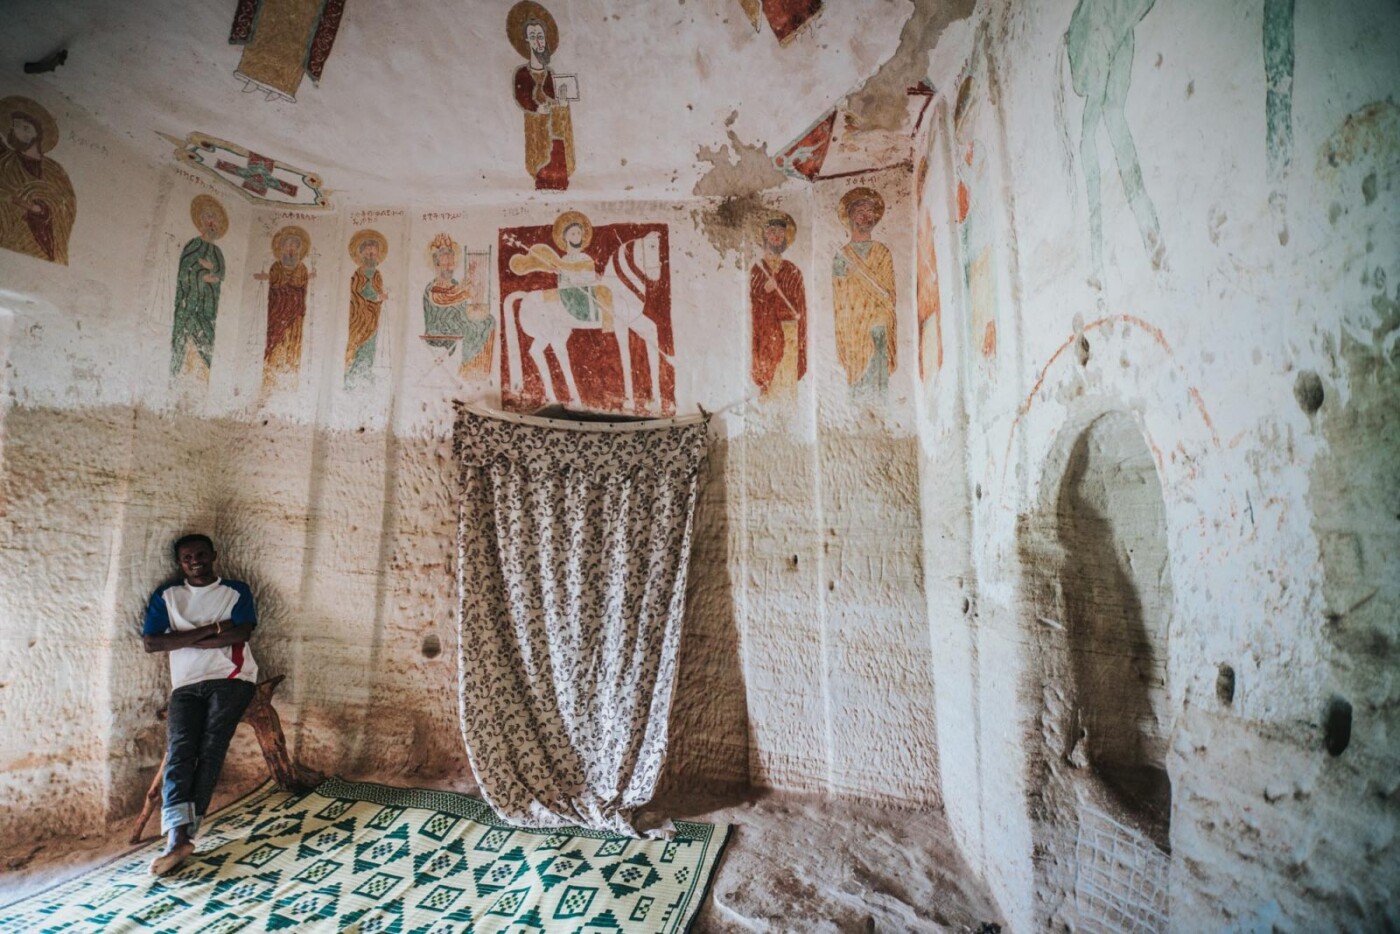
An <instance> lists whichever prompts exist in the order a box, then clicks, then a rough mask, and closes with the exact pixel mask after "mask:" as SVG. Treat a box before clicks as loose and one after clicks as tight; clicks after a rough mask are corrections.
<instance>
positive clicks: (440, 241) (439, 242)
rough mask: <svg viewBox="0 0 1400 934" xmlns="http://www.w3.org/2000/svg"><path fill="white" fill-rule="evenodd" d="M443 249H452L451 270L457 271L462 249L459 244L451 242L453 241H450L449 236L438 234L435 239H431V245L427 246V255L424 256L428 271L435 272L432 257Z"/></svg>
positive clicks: (435, 265) (435, 263)
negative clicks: (426, 260) (426, 259)
mask: <svg viewBox="0 0 1400 934" xmlns="http://www.w3.org/2000/svg"><path fill="white" fill-rule="evenodd" d="M444 247H451V249H452V269H453V270H454V271H455V270H456V269H457V267H458V266H459V265H460V264H461V262H462V247H461V244H459V243H458V242H457V241H456V240H453V239H452V238H451V237H450V236H448V235H447V234H445V233H440V234H438V235H437V236H436V237H434V238H433V242H432V243H429V244H428V251H427V253H425V254H424V255H425V256H427V258H428V268H429V269H432V270H434V271H436V270H437V262H436V261H435V260H434V257H435V256H436V255H437V252H438V250H441V249H443V248H444Z"/></svg>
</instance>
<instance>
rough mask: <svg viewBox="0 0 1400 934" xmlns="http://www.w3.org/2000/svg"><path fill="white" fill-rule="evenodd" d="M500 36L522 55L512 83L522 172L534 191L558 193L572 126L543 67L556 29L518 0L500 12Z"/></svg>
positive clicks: (570, 166) (565, 182) (569, 170)
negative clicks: (520, 124) (520, 128)
mask: <svg viewBox="0 0 1400 934" xmlns="http://www.w3.org/2000/svg"><path fill="white" fill-rule="evenodd" d="M506 35H507V37H508V38H509V39H510V44H511V45H512V46H513V47H514V48H515V51H517V52H519V53H520V55H521V57H522V58H524V59H526V63H525V64H524V65H521V66H520V67H519V68H517V69H516V70H515V77H514V81H513V85H514V93H515V102H516V104H518V105H519V106H520V109H521V110H522V111H524V116H525V170H526V171H527V172H529V173H530V175H531V176H533V177H534V179H535V188H536V189H539V190H550V191H563V190H565V189H567V188H568V187H569V176H571V175H573V174H574V125H573V120H572V117H571V116H570V114H569V104H568V101H566V100H563V99H562V98H560V97H559V96H558V93H557V89H556V86H555V80H554V77H555V76H554V72H553V70H552V69H551V68H550V67H549V61H550V59H551V58H552V57H553V55H554V50H555V49H557V48H558V47H559V27H558V26H557V25H556V24H555V22H554V17H553V16H551V15H550V13H549V11H548V10H546V9H545V8H544V7H543V6H541V5H540V4H538V3H535V2H534V0H521V2H520V3H517V4H516V5H515V6H513V7H511V10H510V13H509V14H508V15H507V16H506Z"/></svg>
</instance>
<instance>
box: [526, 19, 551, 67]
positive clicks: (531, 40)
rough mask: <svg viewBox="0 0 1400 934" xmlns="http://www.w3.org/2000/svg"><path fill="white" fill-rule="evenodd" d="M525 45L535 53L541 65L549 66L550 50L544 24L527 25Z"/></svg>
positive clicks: (532, 23)
mask: <svg viewBox="0 0 1400 934" xmlns="http://www.w3.org/2000/svg"><path fill="white" fill-rule="evenodd" d="M525 44H526V45H528V46H529V47H530V51H531V52H533V53H535V58H538V59H539V60H540V62H541V63H543V64H545V65H548V64H549V48H548V45H547V41H546V36H545V31H544V24H543V23H534V22H531V23H526V24H525Z"/></svg>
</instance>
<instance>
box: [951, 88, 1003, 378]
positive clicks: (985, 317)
mask: <svg viewBox="0 0 1400 934" xmlns="http://www.w3.org/2000/svg"><path fill="white" fill-rule="evenodd" d="M975 65H976V63H974V67H975ZM981 112H982V95H981V93H980V87H979V86H978V82H977V80H976V79H975V78H974V77H973V76H972V75H968V76H967V77H965V78H964V79H963V81H962V84H961V85H960V86H959V88H958V99H957V104H956V105H955V107H954V110H953V139H954V145H955V146H956V148H957V164H956V166H955V170H954V175H955V176H956V178H957V208H956V210H957V214H956V217H957V222H958V246H959V253H960V255H961V258H962V274H963V288H964V290H965V292H966V295H967V302H968V315H967V321H968V328H969V330H970V338H971V344H972V346H973V347H974V348H975V349H976V351H977V352H978V353H979V354H980V355H981V356H982V358H983V359H984V360H991V359H993V358H994V357H995V356H996V352H997V289H996V262H995V259H996V252H995V250H996V246H995V244H996V228H995V224H996V210H995V206H994V205H993V204H992V203H991V202H990V194H989V193H990V190H991V180H990V178H989V177H988V173H989V167H988V165H987V156H986V153H987V147H986V145H984V144H983V142H982V141H981V140H980V139H979V138H978V136H977V131H978V129H979V125H978V121H979V119H980V117H981Z"/></svg>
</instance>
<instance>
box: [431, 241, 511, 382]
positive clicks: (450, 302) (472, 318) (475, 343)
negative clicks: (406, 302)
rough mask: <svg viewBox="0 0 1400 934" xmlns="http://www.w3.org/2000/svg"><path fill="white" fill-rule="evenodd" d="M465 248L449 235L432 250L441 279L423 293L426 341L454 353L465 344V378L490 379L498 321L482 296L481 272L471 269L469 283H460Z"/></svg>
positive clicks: (460, 371)
mask: <svg viewBox="0 0 1400 934" xmlns="http://www.w3.org/2000/svg"><path fill="white" fill-rule="evenodd" d="M461 259H462V248H461V246H459V245H458V243H457V241H455V240H453V239H452V238H451V237H449V236H448V235H447V234H445V233H440V234H438V235H437V236H436V237H434V238H433V242H432V243H431V244H429V246H428V261H429V262H430V263H431V264H432V267H433V269H434V270H436V271H437V275H436V276H435V277H434V278H433V281H431V282H429V283H428V285H427V287H426V288H425V289H423V340H424V341H425V342H426V343H428V344H429V345H430V346H435V347H440V348H442V349H445V350H448V351H450V350H451V348H452V347H453V346H455V345H456V343H457V342H458V341H460V342H461V361H462V362H461V365H460V366H459V368H458V372H459V373H460V374H461V375H462V376H463V377H468V378H470V377H478V378H480V377H489V376H490V375H491V355H492V352H493V350H494V348H495V340H496V319H495V317H494V316H493V315H492V314H491V312H490V310H489V309H488V308H487V305H486V303H485V302H484V301H482V299H481V297H480V295H479V291H480V290H479V288H478V283H477V270H476V269H475V268H474V267H470V266H469V267H468V268H467V270H466V281H465V282H459V281H458V280H457V264H458V263H460V262H461Z"/></svg>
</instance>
